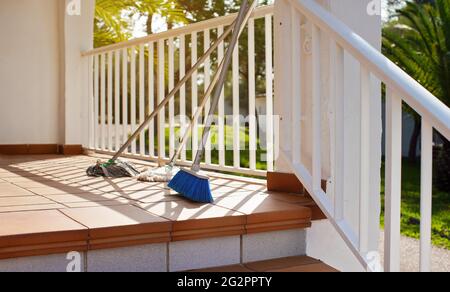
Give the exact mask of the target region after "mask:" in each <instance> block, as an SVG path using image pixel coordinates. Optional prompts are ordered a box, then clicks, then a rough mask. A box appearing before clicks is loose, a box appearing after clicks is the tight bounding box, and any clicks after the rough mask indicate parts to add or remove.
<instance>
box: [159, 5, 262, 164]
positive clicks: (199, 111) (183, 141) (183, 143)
mask: <svg viewBox="0 0 450 292" xmlns="http://www.w3.org/2000/svg"><path fill="white" fill-rule="evenodd" d="M254 5H256V1H255V2H254ZM252 12H253V9H250V10H249V11H248V12H247V15H246V16H245V20H244V23H247V21H248V19H249V18H250V16H251V15H252ZM243 31H244V27H241V29H240V32H239V36H240V35H241V34H242V32H243ZM224 64H225V58H224V59H222V61H221V62H220V65H219V67H218V68H217V72H216V73H215V74H214V77H213V80H212V82H211V84H210V85H209V87H208V89H207V90H206V92H205V94H204V96H203V99H202V102H201V104H200V106H199V107H198V109H197V112H196V113H195V114H194V116H193V117H192V120H191V121H195V120H198V118H199V117H200V115H201V114H202V111H203V108H204V107H205V105H206V102H207V101H208V100H209V97H210V95H211V93H212V92H213V90H214V88H215V86H216V84H217V81H218V80H219V76H220V72H221V70H222V69H223V66H224ZM222 87H223V86H222ZM193 129H194V123H193V122H191V123H190V125H189V127H188V129H186V132H185V133H184V135H183V138H182V139H181V142H180V145H179V147H178V149H177V152H176V153H175V154H174V156H173V157H172V159H171V160H170V162H169V164H168V165H169V166H172V167H173V166H174V164H175V161H176V160H177V159H178V157H180V155H181V151H183V148H184V146H186V143H187V141H188V138H189V136H190V134H191V132H192V130H193Z"/></svg>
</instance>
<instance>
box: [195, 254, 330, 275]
mask: <svg viewBox="0 0 450 292" xmlns="http://www.w3.org/2000/svg"><path fill="white" fill-rule="evenodd" d="M194 272H206V273H252V272H260V273H267V272H338V270H336V269H334V268H332V267H330V266H329V265H327V264H325V263H323V262H321V261H319V260H316V259H313V258H311V257H307V256H297V257H287V258H279V259H273V260H267V261H259V262H253V263H247V264H241V265H233V266H226V267H216V268H210V269H202V270H195V271H194Z"/></svg>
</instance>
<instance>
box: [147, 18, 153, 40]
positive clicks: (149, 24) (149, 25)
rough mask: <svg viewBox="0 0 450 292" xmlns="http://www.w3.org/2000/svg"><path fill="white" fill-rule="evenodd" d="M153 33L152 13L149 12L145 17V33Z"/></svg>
mask: <svg viewBox="0 0 450 292" xmlns="http://www.w3.org/2000/svg"><path fill="white" fill-rule="evenodd" d="M152 33H153V14H149V15H148V18H147V34H148V35H151V34H152Z"/></svg>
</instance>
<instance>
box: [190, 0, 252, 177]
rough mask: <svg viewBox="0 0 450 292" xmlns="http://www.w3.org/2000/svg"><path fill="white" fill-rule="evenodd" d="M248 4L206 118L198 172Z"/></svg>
mask: <svg viewBox="0 0 450 292" xmlns="http://www.w3.org/2000/svg"><path fill="white" fill-rule="evenodd" d="M257 2H258V1H257V0H254V1H253V4H252V6H251V7H250V8H249V10H248V12H249V13H247V14H250V13H251V12H252V11H253V10H254V8H255V7H256V4H257ZM247 6H248V1H247V0H244V1H243V3H242V4H241V9H240V11H239V15H238V18H237V21H236V23H235V27H234V29H233V36H232V40H231V43H230V45H229V47H228V49H227V53H226V56H225V63H224V67H223V68H222V71H221V73H220V77H219V83H218V86H217V87H216V90H215V92H214V98H213V102H212V106H211V108H210V111H209V114H208V118H207V120H206V124H205V129H204V132H203V138H202V144H201V148H200V150H199V151H197V155H196V158H195V160H194V164H193V165H192V171H194V172H198V171H200V163H201V161H202V159H203V155H204V153H205V145H206V143H207V141H208V138H209V134H210V132H211V126H212V123H213V119H214V114H215V112H216V109H217V106H218V105H219V99H220V95H221V93H222V90H223V85H224V84H225V79H226V78H227V73H228V68H229V67H230V64H231V60H232V57H233V52H234V50H235V47H236V44H237V42H238V40H239V36H240V32H241V28H242V27H243V24H244V23H246V21H247V20H248V19H246V17H245V10H246V9H247Z"/></svg>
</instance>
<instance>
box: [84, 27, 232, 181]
mask: <svg viewBox="0 0 450 292" xmlns="http://www.w3.org/2000/svg"><path fill="white" fill-rule="evenodd" d="M235 23H236V20H235V21H234V22H233V24H232V25H231V26H230V27H228V28H227V30H226V31H225V32H224V33H223V34H222V36H221V37H220V38H218V39H217V40H216V41H215V42H214V44H213V45H212V46H211V48H209V49H208V51H206V53H205V54H204V55H203V56H202V57H201V58H200V59H199V60H198V61H197V63H196V64H195V65H194V66H192V68H191V69H190V70H189V71H188V72H187V73H186V75H185V76H184V77H183V79H182V80H180V81H179V82H178V84H177V85H176V86H175V88H174V89H173V90H172V91H171V92H170V93H169V94H168V95H167V97H166V98H164V100H162V101H161V103H160V104H159V105H158V106H157V107H156V109H155V111H153V112H152V113H151V114H150V115H149V116H148V117H147V118H146V119H145V121H144V122H143V123H142V124H141V125H140V126H139V128H138V129H137V130H136V131H135V132H134V133H133V135H131V136H130V138H129V139H128V140H127V142H126V143H125V144H124V145H123V146H122V147H121V148H120V149H119V151H117V153H116V154H115V155H114V157H113V158H112V159H110V160H108V161H107V162H102V161H100V160H99V161H97V163H96V165H94V166H91V167H89V168H88V169H87V171H86V174H87V175H88V176H92V177H112V178H121V177H135V176H137V175H139V174H140V172H139V170H137V169H136V167H135V166H134V165H133V164H131V163H129V162H126V161H121V160H119V157H120V156H122V154H123V153H124V152H125V151H126V150H127V149H128V147H130V145H131V143H133V141H134V140H135V139H136V138H137V137H138V136H139V135H140V133H141V132H142V131H144V130H145V128H146V127H147V125H148V124H149V123H150V122H151V121H152V120H153V119H154V118H155V117H156V116H157V115H158V114H159V112H160V111H161V110H162V109H163V108H164V107H165V106H166V105H167V103H169V101H170V100H171V99H172V98H173V97H174V96H175V95H176V94H177V92H178V91H179V90H180V89H181V87H182V86H183V85H184V84H185V83H186V82H187V81H189V79H190V78H191V76H192V75H193V74H194V72H196V71H197V70H198V69H199V68H200V66H201V65H202V64H203V63H204V62H205V60H206V59H207V58H208V57H209V56H210V55H211V54H212V53H213V52H214V50H216V49H217V47H218V46H219V44H220V43H222V42H223V41H224V40H225V39H226V37H227V36H228V35H229V34H230V33H231V31H232V30H233V27H234V24H235ZM174 160H175V159H174ZM174 160H173V161H174ZM172 164H173V163H172ZM172 168H173V167H172ZM161 170H162V169H160V170H159V174H160V178H159V179H162V180H167V178H165V173H169V172H171V169H170V168H167V169H165V170H162V171H161ZM154 177H155V179H157V173H156V172H155V176H154Z"/></svg>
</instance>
